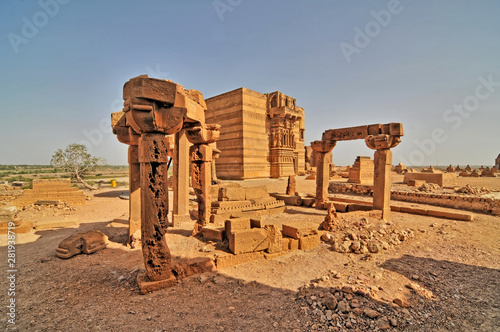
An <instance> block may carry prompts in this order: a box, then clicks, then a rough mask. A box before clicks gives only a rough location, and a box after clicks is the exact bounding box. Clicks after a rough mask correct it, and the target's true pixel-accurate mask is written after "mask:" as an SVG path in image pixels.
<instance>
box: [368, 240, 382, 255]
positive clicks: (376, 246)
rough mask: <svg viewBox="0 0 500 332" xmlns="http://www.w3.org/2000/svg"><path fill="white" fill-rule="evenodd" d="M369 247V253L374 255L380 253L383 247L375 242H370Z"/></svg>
mask: <svg viewBox="0 0 500 332" xmlns="http://www.w3.org/2000/svg"><path fill="white" fill-rule="evenodd" d="M367 247H368V251H370V252H371V253H373V254H376V253H378V252H379V251H380V250H381V249H382V246H381V245H380V244H379V243H377V242H373V241H371V242H368V245H367Z"/></svg>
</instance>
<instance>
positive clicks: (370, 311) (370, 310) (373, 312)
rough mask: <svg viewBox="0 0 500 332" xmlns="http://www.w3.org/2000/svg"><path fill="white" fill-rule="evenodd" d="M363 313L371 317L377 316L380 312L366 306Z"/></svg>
mask: <svg viewBox="0 0 500 332" xmlns="http://www.w3.org/2000/svg"><path fill="white" fill-rule="evenodd" d="M363 314H364V315H365V316H367V317H370V318H372V319H373V318H377V317H378V316H379V315H380V313H379V312H378V311H376V310H373V309H370V308H366V309H365V310H363Z"/></svg>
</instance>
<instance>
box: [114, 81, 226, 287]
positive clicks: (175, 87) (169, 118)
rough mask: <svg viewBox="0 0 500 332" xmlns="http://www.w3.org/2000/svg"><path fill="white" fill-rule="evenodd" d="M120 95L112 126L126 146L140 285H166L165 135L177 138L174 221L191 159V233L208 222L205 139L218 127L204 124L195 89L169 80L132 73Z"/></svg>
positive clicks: (169, 275)
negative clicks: (137, 234)
mask: <svg viewBox="0 0 500 332" xmlns="http://www.w3.org/2000/svg"><path fill="white" fill-rule="evenodd" d="M123 99H124V108H123V110H122V111H120V112H115V113H113V114H112V127H113V133H114V134H116V136H117V138H118V140H119V141H120V142H122V143H125V144H128V145H129V177H130V183H129V186H130V205H129V206H130V219H131V224H132V219H135V220H134V221H136V220H137V219H136V218H140V220H141V227H140V229H141V241H142V252H143V258H144V266H145V268H146V274H145V275H144V276H141V277H140V278H138V280H140V282H139V284H140V285H141V284H142V286H141V289H150V288H155V287H165V286H168V285H171V284H173V283H175V282H176V277H175V275H174V273H173V267H172V262H171V255H170V250H169V248H168V245H167V243H166V240H165V233H166V230H167V227H168V217H167V215H168V209H169V199H168V181H167V170H168V153H169V152H168V150H169V144H168V141H167V139H166V135H175V142H176V144H175V146H176V149H175V151H174V153H173V155H174V159H173V160H174V220H175V215H176V214H177V215H179V214H180V213H181V212H184V211H179V207H184V208H186V210H188V209H189V206H188V203H189V201H188V199H189V197H188V194H189V192H188V190H189V171H188V170H189V167H190V165H189V161H190V162H191V167H192V169H191V177H192V187H193V188H194V191H195V193H196V197H197V200H198V220H197V222H196V224H195V226H194V229H193V233H194V234H196V233H198V232H200V231H201V229H202V227H203V226H205V225H206V224H207V223H208V222H209V221H210V207H211V204H212V198H211V195H210V186H211V183H212V179H211V174H212V172H211V162H212V160H213V148H212V146H211V145H210V144H211V143H214V142H216V141H217V139H218V138H219V130H220V126H219V125H216V124H206V123H205V111H206V104H205V100H204V98H203V95H202V94H201V93H200V92H199V91H197V90H186V89H184V88H183V87H182V86H181V85H179V84H176V83H174V82H172V81H167V80H160V79H154V78H149V77H148V76H147V75H141V76H137V77H135V78H132V79H130V80H129V81H128V82H126V83H125V85H124V87H123ZM187 141H189V142H191V143H192V146H191V147H188V144H187ZM188 148H189V150H187V149H188ZM139 211H140V212H139ZM186 212H187V211H186ZM139 216H140V217H139ZM129 232H132V230H130V231H129Z"/></svg>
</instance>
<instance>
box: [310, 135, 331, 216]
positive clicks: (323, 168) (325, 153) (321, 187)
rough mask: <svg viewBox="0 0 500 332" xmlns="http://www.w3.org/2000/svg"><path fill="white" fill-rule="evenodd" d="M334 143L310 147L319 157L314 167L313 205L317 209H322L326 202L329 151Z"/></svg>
mask: <svg viewBox="0 0 500 332" xmlns="http://www.w3.org/2000/svg"><path fill="white" fill-rule="evenodd" d="M336 143H337V142H335V141H314V142H311V147H312V148H313V150H314V151H315V152H316V153H317V154H318V155H319V162H318V164H317V165H316V201H315V203H314V206H315V207H316V208H317V209H323V205H324V203H325V202H326V201H327V200H328V185H329V183H330V160H331V151H332V150H333V148H334V147H335V144H336Z"/></svg>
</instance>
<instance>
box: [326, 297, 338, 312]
mask: <svg viewBox="0 0 500 332" xmlns="http://www.w3.org/2000/svg"><path fill="white" fill-rule="evenodd" d="M323 304H324V305H325V306H326V307H327V308H328V309H329V310H335V308H337V299H336V298H335V296H333V295H332V294H331V293H328V294H327V295H326V296H325V297H324V298H323Z"/></svg>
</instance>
